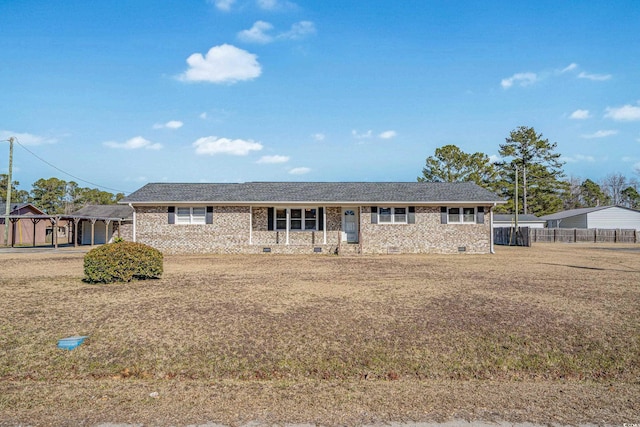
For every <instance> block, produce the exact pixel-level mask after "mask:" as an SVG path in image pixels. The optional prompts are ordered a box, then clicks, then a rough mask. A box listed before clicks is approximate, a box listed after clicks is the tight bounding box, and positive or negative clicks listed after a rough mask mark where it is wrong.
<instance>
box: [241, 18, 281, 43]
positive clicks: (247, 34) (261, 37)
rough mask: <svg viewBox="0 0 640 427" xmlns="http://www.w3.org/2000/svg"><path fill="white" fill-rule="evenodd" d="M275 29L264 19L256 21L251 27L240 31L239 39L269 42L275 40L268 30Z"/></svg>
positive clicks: (252, 41) (250, 41) (249, 41)
mask: <svg viewBox="0 0 640 427" xmlns="http://www.w3.org/2000/svg"><path fill="white" fill-rule="evenodd" d="M272 29H273V25H271V24H270V23H268V22H264V21H256V22H255V23H254V24H253V26H252V27H251V28H249V29H248V30H243V31H240V32H239V33H238V39H240V40H241V41H243V42H245V43H260V44H267V43H271V42H272V41H273V37H272V36H271V35H269V34H267V32H269V31H271V30H272Z"/></svg>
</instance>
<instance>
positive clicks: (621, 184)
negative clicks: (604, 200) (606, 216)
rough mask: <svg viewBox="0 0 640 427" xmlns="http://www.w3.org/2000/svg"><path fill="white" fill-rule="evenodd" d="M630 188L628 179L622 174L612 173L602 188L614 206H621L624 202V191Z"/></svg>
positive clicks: (604, 181)
mask: <svg viewBox="0 0 640 427" xmlns="http://www.w3.org/2000/svg"><path fill="white" fill-rule="evenodd" d="M628 186H629V183H628V181H627V177H625V176H624V175H622V174H620V173H612V174H609V175H607V176H606V177H605V178H604V179H603V180H602V184H601V185H600V187H601V188H602V189H603V190H604V192H605V193H606V194H607V196H609V200H610V201H611V204H612V205H621V204H622V203H623V202H624V195H623V194H622V191H623V190H624V189H625V188H627V187H628Z"/></svg>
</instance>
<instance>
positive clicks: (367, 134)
mask: <svg viewBox="0 0 640 427" xmlns="http://www.w3.org/2000/svg"><path fill="white" fill-rule="evenodd" d="M351 135H353V137H354V138H356V139H367V138H371V136H372V135H373V131H371V130H368V131H366V132H365V133H358V131H357V130H355V129H354V130H352V131H351Z"/></svg>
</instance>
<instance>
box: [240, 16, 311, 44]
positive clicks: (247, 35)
mask: <svg viewBox="0 0 640 427" xmlns="http://www.w3.org/2000/svg"><path fill="white" fill-rule="evenodd" d="M273 28H274V27H273V25H271V24H270V23H269V22H265V21H256V22H255V23H254V24H253V26H252V27H251V28H249V29H248V30H243V31H240V32H239V33H238V39H239V40H240V41H243V42H245V43H259V44H267V43H271V42H273V41H275V40H300V39H302V38H304V37H306V36H308V35H310V34H315V33H316V27H315V25H314V24H313V22H311V21H300V22H297V23H295V24H293V25H292V26H291V29H290V30H289V31H286V32H283V33H280V34H277V35H276V36H272V35H271V34H269V33H270V32H271V31H272V30H273Z"/></svg>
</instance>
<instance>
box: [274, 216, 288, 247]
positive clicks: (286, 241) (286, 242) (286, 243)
mask: <svg viewBox="0 0 640 427" xmlns="http://www.w3.org/2000/svg"><path fill="white" fill-rule="evenodd" d="M285 212H286V213H287V217H286V218H287V229H286V239H285V245H288V244H289V220H290V219H291V210H290V209H288V208H287V209H286V210H285ZM276 222H277V221H276Z"/></svg>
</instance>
